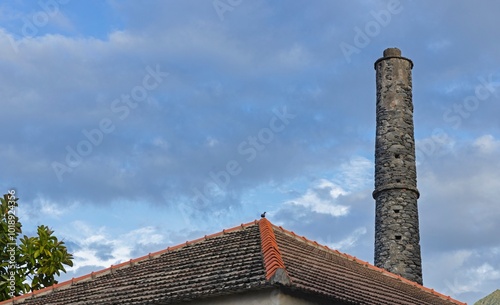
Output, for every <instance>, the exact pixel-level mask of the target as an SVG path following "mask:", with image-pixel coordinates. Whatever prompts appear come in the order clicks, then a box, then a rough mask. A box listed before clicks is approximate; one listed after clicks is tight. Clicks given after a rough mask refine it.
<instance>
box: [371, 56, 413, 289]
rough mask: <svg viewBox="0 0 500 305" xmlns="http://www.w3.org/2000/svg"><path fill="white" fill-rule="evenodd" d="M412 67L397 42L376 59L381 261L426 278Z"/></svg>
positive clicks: (386, 266) (398, 270)
mask: <svg viewBox="0 0 500 305" xmlns="http://www.w3.org/2000/svg"><path fill="white" fill-rule="evenodd" d="M412 68H413V62H412V61H411V60H409V59H408V58H405V57H402V56H401V51H400V50H399V49H397V48H389V49H386V50H385V51H384V56H383V57H382V58H380V59H378V60H377V61H376V62H375V70H376V80H377V135H376V143H375V190H374V191H373V198H374V199H375V201H376V209H375V266H377V267H380V268H383V269H386V270H388V271H390V272H392V273H395V274H398V275H400V276H402V277H404V278H407V279H409V280H411V281H414V282H417V283H419V284H422V261H421V257H420V233H419V228H418V208H417V199H418V197H419V192H418V189H417V171H416V165H415V139H414V136H413V102H412V81H411V69H412Z"/></svg>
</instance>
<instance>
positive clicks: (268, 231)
mask: <svg viewBox="0 0 500 305" xmlns="http://www.w3.org/2000/svg"><path fill="white" fill-rule="evenodd" d="M0 304H1V305H7V304H23V305H68V304H73V305H84V304H120V305H132V304H200V305H209V304H214V305H215V304H218V305H226V304H227V305H229V304H231V305H234V304H241V305H250V304H254V305H312V304H374V305H377V304H380V305H381V304H405V305H407V304H415V305H417V304H418V305H427V304H428V305H430V304H433V305H452V304H455V305H456V304H463V303H460V302H458V301H456V300H453V299H452V298H450V297H447V296H444V295H442V294H439V293H437V292H435V291H433V290H431V289H428V288H425V287H423V286H421V285H419V284H417V283H415V282H412V281H410V280H408V279H405V278H403V277H401V276H398V275H396V274H393V273H391V272H388V271H386V270H384V269H381V268H378V267H375V266H373V265H371V264H369V263H367V262H364V261H361V260H359V259H357V258H355V257H352V256H349V255H347V254H343V253H340V252H338V251H336V250H333V249H329V248H327V247H325V246H321V245H319V244H317V243H316V242H313V241H310V240H308V239H307V238H305V237H301V236H297V235H296V234H294V233H293V232H290V231H287V230H285V229H283V228H281V227H278V226H275V225H273V224H272V223H271V222H269V221H268V220H267V219H266V218H262V219H261V220H259V221H254V222H251V223H247V224H242V225H240V226H238V227H235V228H231V229H228V230H224V231H222V232H219V233H217V234H213V235H209V236H205V237H202V238H200V239H198V240H193V241H189V242H186V243H183V244H181V245H178V246H175V247H171V248H167V249H166V250H164V251H161V252H158V253H152V254H149V255H146V256H144V257H141V258H138V259H135V260H131V261H129V262H126V263H123V264H120V265H117V266H111V267H110V268H108V269H105V270H101V271H98V272H94V273H91V274H88V275H85V276H82V277H80V278H75V279H73V280H71V281H67V282H64V283H61V284H57V285H54V286H52V287H48V288H45V289H42V290H39V291H36V292H34V293H31V294H27V295H23V296H21V297H17V298H15V299H12V300H8V301H4V302H1V303H0Z"/></svg>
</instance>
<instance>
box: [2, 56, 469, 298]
mask: <svg viewBox="0 0 500 305" xmlns="http://www.w3.org/2000/svg"><path fill="white" fill-rule="evenodd" d="M412 67H413V63H412V62H411V61H410V60H409V59H406V58H404V57H401V52H400V51H399V50H398V49H395V48H393V49H387V50H386V51H385V52H384V57H382V58H381V59H379V60H377V62H376V63H375V69H376V71H377V140H376V158H375V159H376V162H375V163H376V171H375V176H376V179H375V191H374V192H373V197H374V199H375V200H376V233H375V265H376V266H374V265H371V264H369V263H367V262H364V261H361V260H359V259H357V258H355V257H352V256H350V255H348V254H344V253H340V252H339V251H336V250H334V249H329V248H328V247H326V246H322V245H319V244H318V243H316V242H314V241H311V240H309V239H307V238H306V237H301V236H297V235H296V234H295V233H293V232H290V231H288V230H286V229H284V228H282V227H279V226H276V225H273V224H272V223H271V222H269V221H268V220H267V219H266V218H264V217H263V218H262V219H260V220H259V221H254V222H250V223H247V224H241V225H240V226H237V227H234V228H231V229H228V230H223V231H222V232H219V233H216V234H213V235H209V236H204V237H202V238H200V239H197V240H193V241H187V242H185V243H183V244H181V245H178V246H175V247H169V248H167V249H166V250H163V251H160V252H157V253H152V254H149V255H146V256H144V257H140V258H138V259H134V260H130V261H129V262H125V263H122V264H119V265H117V266H111V267H110V268H108V269H105V270H101V271H98V272H93V273H91V274H88V275H85V276H82V277H80V278H76V279H72V280H71V281H67V282H64V283H61V284H57V285H54V286H52V287H48V288H45V289H42V290H39V291H36V292H34V293H30V294H26V295H23V296H20V297H16V298H14V299H11V300H8V301H4V302H0V305H7V304H23V305H67V304H74V305H87V304H110V305H111V304H120V305H133V304H134V305H135V304H137V305H138V304H141V305H142V304H158V305H159V304H193V305H194V304H197V305H198V304H200V305H209V304H219V305H230V304H231V305H233V304H241V305H250V304H255V305H257V304H258V305H312V304H339V305H341V304H373V305H383V304H391V305H397V304H401V305H403V304H404V305H452V304H464V303H461V302H459V301H457V300H454V299H452V298H450V297H449V296H445V295H442V294H440V293H438V292H435V291H434V290H432V289H429V288H426V287H424V286H422V285H421V283H422V269H421V258H420V244H419V239H420V238H419V232H418V211H417V210H418V209H417V199H418V196H419V192H418V190H417V187H416V166H415V148H414V146H415V144H414V138H413V105H412V99H411V68H412Z"/></svg>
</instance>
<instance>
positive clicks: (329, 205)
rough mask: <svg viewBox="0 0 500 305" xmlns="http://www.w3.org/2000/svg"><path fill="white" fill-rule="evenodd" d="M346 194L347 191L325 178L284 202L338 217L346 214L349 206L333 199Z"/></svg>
mask: <svg viewBox="0 0 500 305" xmlns="http://www.w3.org/2000/svg"><path fill="white" fill-rule="evenodd" d="M346 194H347V192H346V191H344V190H343V189H342V188H341V187H340V186H338V185H337V184H335V183H333V182H331V181H328V180H326V179H321V180H319V181H318V182H316V185H315V186H313V187H312V188H310V189H308V190H307V192H306V193H305V194H304V195H302V196H301V197H299V198H296V199H292V200H289V201H287V202H286V203H285V204H291V205H299V206H303V207H306V208H308V209H310V210H311V211H313V212H316V213H321V214H330V215H332V216H335V217H339V216H344V215H347V214H348V213H349V207H348V206H344V205H338V204H336V203H335V199H337V198H338V197H339V196H342V195H346Z"/></svg>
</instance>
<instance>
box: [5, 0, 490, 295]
mask: <svg viewBox="0 0 500 305" xmlns="http://www.w3.org/2000/svg"><path fill="white" fill-rule="evenodd" d="M499 10H500V3H499V2H496V1H492V0H489V1H488V0H485V1H474V2H473V1H465V0H461V1H451V0H443V1H438V2H437V1H409V0H408V1H405V0H401V1H398V0H387V1H386V0H379V1H369V0H364V1H347V0H340V1H328V0H317V1H305V0H304V1H302V0H301V1H299V0H294V1H286V2H284V1H263V0H252V1H248V0H208V1H195V0H183V1H153V0H151V1H132V0H123V1H92V0H89V1H76V0H40V1H23V0H17V1H6V2H2V3H1V4H0V71H1V73H0V103H1V105H2V109H3V115H2V119H1V120H0V136H1V139H2V142H3V145H2V148H1V149H0V169H1V172H2V174H1V176H0V187H1V188H3V190H4V192H5V193H6V192H7V191H9V190H15V192H16V195H17V196H18V197H19V198H20V199H19V207H18V209H17V214H18V215H19V217H20V221H21V222H22V224H23V233H24V234H27V235H34V234H35V232H36V227H37V226H38V225H42V224H43V225H47V226H49V227H50V228H52V229H53V230H54V231H55V235H56V236H58V237H59V238H61V239H63V240H64V241H65V243H66V245H67V246H68V248H69V250H70V252H72V253H73V254H74V257H75V259H74V267H72V268H68V272H67V273H66V274H63V275H62V276H61V278H59V280H60V281H63V280H67V279H70V278H72V277H77V276H80V275H84V274H87V273H90V272H91V271H96V270H100V269H103V268H107V267H109V266H110V265H112V264H117V263H119V262H123V261H126V260H129V259H131V258H135V257H139V256H143V255H145V254H147V253H149V252H153V251H158V250H161V249H164V248H166V247H167V246H172V245H176V244H179V243H182V242H185V241H186V240H191V239H196V238H198V237H201V236H203V235H205V234H210V233H215V232H219V231H221V230H222V229H224V228H230V227H233V226H237V225H239V224H240V223H246V222H250V221H253V220H254V219H259V218H260V214H261V213H262V212H263V211H267V218H268V219H269V220H270V221H271V222H272V223H274V224H277V225H281V226H283V227H284V228H286V229H288V230H292V231H294V232H296V233H297V234H299V235H304V236H306V237H308V238H309V239H311V240H315V241H317V242H319V243H322V244H325V245H328V246H331V247H334V248H335V249H338V250H340V251H342V252H346V253H349V254H351V255H354V256H356V257H358V258H360V259H362V260H365V261H368V262H371V263H373V243H374V219H375V216H374V211H375V202H374V200H373V198H372V197H371V193H372V191H373V189H374V182H373V176H374V148H375V100H376V92H375V71H374V67H373V64H374V62H375V61H376V60H377V59H378V58H380V57H381V56H382V52H383V50H384V49H386V48H389V47H398V48H400V49H401V50H402V55H403V56H405V57H407V58H410V59H411V60H412V61H413V63H414V68H413V71H412V72H413V102H414V123H415V138H416V147H417V150H416V154H417V176H418V188H419V191H420V194H421V197H420V199H419V213H420V214H419V221H420V234H421V247H422V260H423V275H424V285H425V286H427V287H430V288H433V289H435V290H437V291H439V292H441V293H443V294H446V295H451V296H452V297H454V298H456V299H458V300H460V301H465V302H468V303H471V304H472V303H473V302H475V301H476V300H478V299H480V298H481V297H483V296H485V295H487V294H489V293H491V292H492V291H494V290H495V289H498V288H500V287H499V286H500V235H499V234H498V232H500V222H499V221H498V219H500V204H499V203H498V199H497V198H499V197H500V120H499V119H498V113H499V111H500V51H499V50H500V41H499V40H498V38H497V37H498V16H497V15H498V14H497V12H498V11H499ZM495 29H497V30H495Z"/></svg>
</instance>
